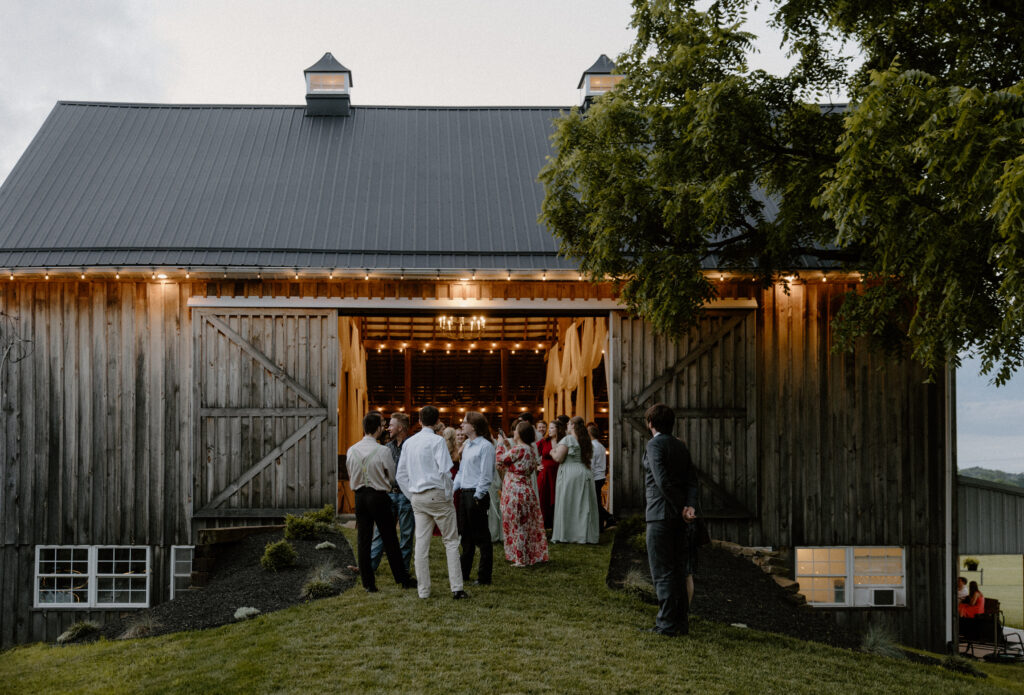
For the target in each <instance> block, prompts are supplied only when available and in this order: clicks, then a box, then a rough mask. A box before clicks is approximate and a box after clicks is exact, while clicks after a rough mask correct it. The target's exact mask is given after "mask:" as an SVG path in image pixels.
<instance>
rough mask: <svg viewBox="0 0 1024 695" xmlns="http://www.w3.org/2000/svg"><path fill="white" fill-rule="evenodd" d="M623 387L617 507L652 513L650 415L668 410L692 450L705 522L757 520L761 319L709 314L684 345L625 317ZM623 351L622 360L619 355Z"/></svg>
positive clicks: (618, 340) (619, 344)
mask: <svg viewBox="0 0 1024 695" xmlns="http://www.w3.org/2000/svg"><path fill="white" fill-rule="evenodd" d="M612 340H613V341H614V347H613V357H614V358H615V359H614V361H613V365H615V364H617V365H618V369H617V370H613V371H618V374H613V376H612V379H613V380H614V379H618V380H619V383H618V384H616V388H614V389H613V391H614V392H615V396H614V397H615V401H616V405H617V406H618V408H617V412H618V413H620V414H621V415H620V417H619V418H617V420H618V422H617V423H616V424H615V427H616V429H617V432H616V434H617V435H618V437H617V439H618V442H619V448H620V457H619V459H618V460H619V461H621V462H622V464H621V466H620V467H619V473H618V475H617V476H616V480H615V485H616V490H615V499H616V505H622V506H624V507H626V508H631V509H642V508H643V507H644V479H643V467H642V465H641V461H642V460H643V456H644V450H645V447H646V444H647V441H648V439H649V438H650V433H649V432H648V431H647V429H646V427H645V426H644V419H643V414H644V411H645V410H646V409H647V408H648V407H650V406H651V405H653V404H655V403H658V402H662V403H666V404H667V405H669V406H671V407H672V408H673V409H674V410H675V412H676V418H677V419H676V430H675V434H676V436H678V437H680V438H681V439H683V441H685V442H686V444H687V446H688V447H689V449H690V453H691V454H692V456H693V461H694V464H696V466H697V469H698V475H699V477H700V481H701V500H702V507H703V513H704V516H705V517H708V518H711V519H733V520H739V519H750V518H753V517H754V516H755V515H756V512H757V494H758V478H757V456H756V454H757V448H756V426H755V425H756V423H755V413H756V402H755V399H756V385H755V372H756V370H755V365H756V355H755V321H754V312H753V311H749V310H742V311H740V310H737V311H729V312H722V313H719V314H709V315H707V316H705V318H704V319H703V320H702V321H701V323H700V325H699V326H698V327H697V328H695V329H692V330H691V331H690V332H689V334H688V335H686V336H684V337H683V338H682V339H680V340H671V339H668V338H665V337H663V336H659V335H657V334H655V333H654V331H653V329H652V328H651V326H650V325H649V324H647V323H646V322H644V321H642V320H640V319H633V318H628V317H625V316H622V315H617V316H615V317H614V318H613V326H612ZM615 351H617V352H618V353H619V354H618V355H617V356H615V355H614V352H615Z"/></svg>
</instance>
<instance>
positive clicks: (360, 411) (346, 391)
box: [338, 316, 370, 513]
mask: <svg viewBox="0 0 1024 695" xmlns="http://www.w3.org/2000/svg"><path fill="white" fill-rule="evenodd" d="M338 344H339V347H340V350H339V351H338V352H339V361H340V362H341V365H340V367H341V369H340V376H339V382H338V453H339V454H344V453H345V452H346V451H348V448H349V447H350V446H352V445H353V444H355V443H356V442H358V441H359V440H360V439H362V438H363V416H364V415H366V413H367V411H368V409H369V407H370V404H369V398H368V392H367V387H366V349H365V348H364V347H363V343H362V340H361V339H360V335H359V328H358V327H357V326H356V321H355V319H351V318H349V317H347V316H342V317H341V318H339V319H338ZM338 487H339V490H338V492H339V494H338V508H339V511H340V512H341V513H346V512H351V511H354V510H355V499H354V497H353V493H352V490H351V489H350V488H349V485H348V481H347V480H345V481H341V482H339V485H338Z"/></svg>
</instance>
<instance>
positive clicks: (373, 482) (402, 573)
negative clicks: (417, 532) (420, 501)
mask: <svg viewBox="0 0 1024 695" xmlns="http://www.w3.org/2000/svg"><path fill="white" fill-rule="evenodd" d="M383 430H384V422H383V420H382V418H381V416H380V413H370V414H368V415H367V416H366V417H364V418H363V432H364V436H363V438H362V439H361V440H359V441H358V442H356V443H355V444H353V445H352V446H351V447H349V449H348V453H347V454H346V456H345V466H346V467H347V468H348V478H349V482H350V483H351V485H352V489H353V490H354V491H355V498H356V548H357V549H358V554H359V577H360V579H361V580H362V582H363V588H364V589H366V590H367V591H368V592H371V593H373V592H376V591H377V582H376V578H375V576H374V571H373V567H371V565H370V539H371V538H372V537H373V528H374V526H376V527H377V530H378V532H379V533H380V537H381V540H382V541H383V543H384V551H385V552H386V553H387V556H388V564H389V565H390V566H391V575H392V576H393V577H394V578H395V581H396V582H397V583H399V584H401V585H402V587H403V588H406V589H411V588H413V587H415V586H416V580H415V579H411V578H410V577H409V572H408V570H406V569H405V565H404V564H403V563H402V552H401V550H400V549H399V547H398V535H397V534H396V533H395V517H394V516H393V515H392V513H391V498H390V497H388V491H389V490H391V485H392V481H393V480H394V479H395V462H394V458H393V457H392V456H391V452H390V451H388V449H387V447H384V446H381V445H380V444H378V443H377V437H379V436H380V433H381V432H382V431H383Z"/></svg>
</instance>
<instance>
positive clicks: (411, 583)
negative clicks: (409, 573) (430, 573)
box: [402, 577, 418, 589]
mask: <svg viewBox="0 0 1024 695" xmlns="http://www.w3.org/2000/svg"><path fill="white" fill-rule="evenodd" d="M417 586H418V585H417V583H416V579H415V578H414V577H409V578H408V579H407V580H405V581H404V582H402V588H403V589H415V588H416V587H417Z"/></svg>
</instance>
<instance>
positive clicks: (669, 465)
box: [644, 432, 697, 521]
mask: <svg viewBox="0 0 1024 695" xmlns="http://www.w3.org/2000/svg"><path fill="white" fill-rule="evenodd" d="M644 482H645V483H646V487H647V514H646V520H647V521H663V520H665V519H681V518H682V516H683V507H696V506H697V470H696V469H695V468H694V467H693V461H692V460H691V459H690V451H689V449H687V448H686V445H685V444H683V443H682V442H681V441H679V440H678V439H676V438H675V437H673V436H671V435H668V434H662V433H660V432H659V433H658V434H657V435H655V436H654V437H652V438H651V440H650V441H649V442H647V452H646V453H645V454H644Z"/></svg>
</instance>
